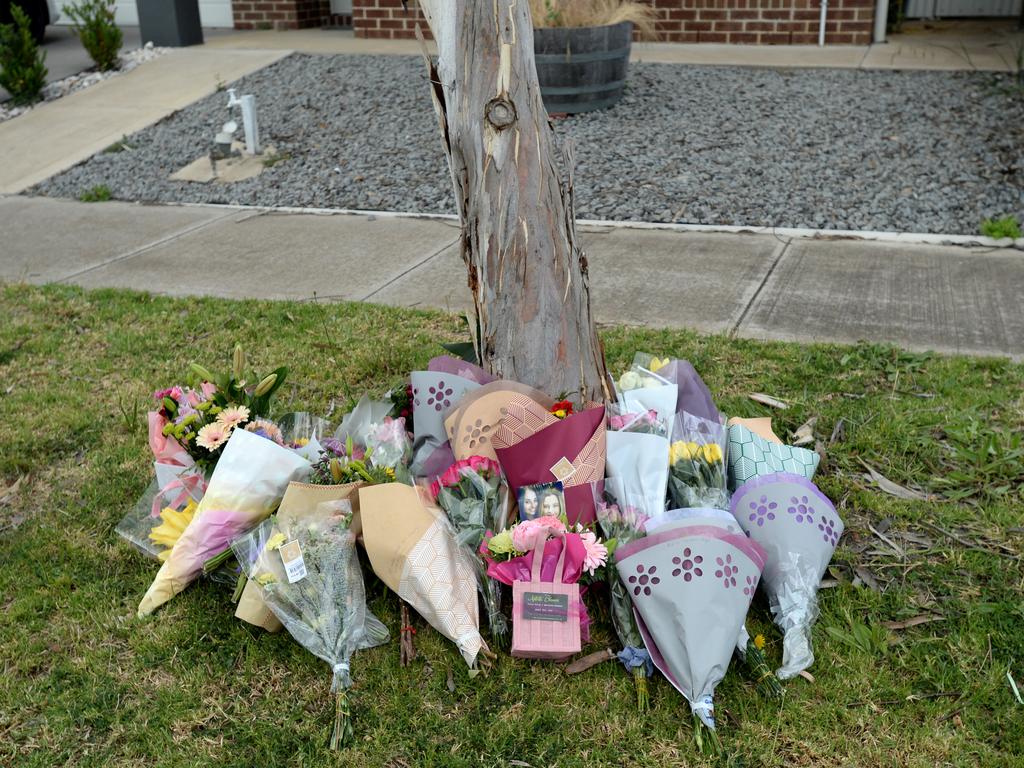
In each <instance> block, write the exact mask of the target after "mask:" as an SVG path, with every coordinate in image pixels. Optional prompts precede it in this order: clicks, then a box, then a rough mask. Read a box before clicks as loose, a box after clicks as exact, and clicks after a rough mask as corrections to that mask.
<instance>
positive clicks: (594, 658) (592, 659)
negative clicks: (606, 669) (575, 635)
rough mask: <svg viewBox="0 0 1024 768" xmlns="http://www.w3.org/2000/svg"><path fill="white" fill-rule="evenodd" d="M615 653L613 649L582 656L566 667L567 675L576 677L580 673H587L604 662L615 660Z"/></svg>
mask: <svg viewBox="0 0 1024 768" xmlns="http://www.w3.org/2000/svg"><path fill="white" fill-rule="evenodd" d="M614 658H615V653H614V652H612V649H611V648H605V649H604V650H602V651H596V652H595V653H590V654H587V655H586V656H582V657H580V658H578V659H576V660H575V661H573V662H572V663H570V664H567V665H566V667H565V674H567V675H576V674H579V673H580V672H586V671H587V670H588V669H590V668H591V667H596V666H597V665H598V664H601V663H602V662H605V661H608V660H609V659H614Z"/></svg>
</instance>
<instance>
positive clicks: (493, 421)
mask: <svg viewBox="0 0 1024 768" xmlns="http://www.w3.org/2000/svg"><path fill="white" fill-rule="evenodd" d="M554 404H555V401H554V400H553V399H552V398H550V397H548V396H547V395H545V394H544V393H543V392H541V391H540V390H538V389H534V388H533V387H528V386H526V385H525V384H519V383H518V382H515V381H495V382H492V383H490V384H485V385H484V386H482V387H480V389H476V390H473V391H471V392H468V393H467V394H466V395H465V396H464V397H463V398H462V400H461V401H460V402H459V404H458V405H457V406H455V408H454V409H453V410H452V411H450V412H449V413H448V415H447V416H446V417H445V420H444V426H445V430H446V431H447V433H448V440H449V441H450V442H451V446H452V452H453V453H454V455H455V458H456V459H458V460H463V459H468V458H469V457H470V456H485V457H486V458H488V459H495V460H497V458H498V457H497V456H496V455H495V453H494V445H493V444H492V440H493V437H494V433H495V432H496V431H497V429H498V426H499V423H500V422H501V420H502V419H503V418H504V417H505V416H506V415H507V414H508V412H509V409H510V408H511V407H513V406H520V407H530V406H533V407H536V408H540V409H543V410H544V411H550V409H551V408H552V407H553V406H554Z"/></svg>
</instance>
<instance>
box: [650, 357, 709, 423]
mask: <svg viewBox="0 0 1024 768" xmlns="http://www.w3.org/2000/svg"><path fill="white" fill-rule="evenodd" d="M657 374H658V376H661V377H662V378H665V379H668V380H669V381H671V382H672V383H673V384H675V385H676V387H677V388H678V389H679V397H678V398H677V399H676V412H679V411H686V412H687V413H692V414H693V415H694V416H700V417H701V418H702V419H707V420H708V421H714V422H721V420H722V415H721V414H720V413H719V412H718V409H717V408H716V407H715V401H714V399H713V398H712V397H711V392H710V390H708V388H707V385H706V384H704V380H703V379H701V377H700V374H699V373H697V370H696V369H695V368H694V367H693V366H692V365H691V364H690V362H689V361H687V360H673V361H672V362H670V363H669V364H668V365H665V366H664V367H662V368H659V369H658V371H657Z"/></svg>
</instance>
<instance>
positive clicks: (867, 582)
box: [853, 565, 882, 592]
mask: <svg viewBox="0 0 1024 768" xmlns="http://www.w3.org/2000/svg"><path fill="white" fill-rule="evenodd" d="M853 572H854V573H855V574H857V578H856V579H854V580H853V586H855V587H856V586H857V579H859V580H860V581H861V583H863V584H864V586H866V587H867V588H868V589H870V590H871V591H872V592H881V591H882V590H881V588H880V587H879V586H878V581H877V580H876V579H875V576H874V574H873V573H871V571H869V570H868V569H867V568H865V567H864V566H862V565H858V566H857V567H856V568H854V569H853Z"/></svg>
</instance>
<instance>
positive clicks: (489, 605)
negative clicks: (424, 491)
mask: <svg viewBox="0 0 1024 768" xmlns="http://www.w3.org/2000/svg"><path fill="white" fill-rule="evenodd" d="M430 493H431V495H432V496H433V497H434V499H436V500H437V503H438V505H439V506H440V507H441V509H443V510H444V511H445V513H446V514H447V515H448V520H449V521H450V522H451V524H452V527H453V528H454V529H455V539H456V541H457V542H458V543H459V544H460V545H461V546H463V547H464V548H465V549H466V551H467V553H468V554H469V555H470V557H471V558H472V561H473V563H474V564H475V565H476V567H477V579H478V581H477V585H478V586H479V587H480V593H481V596H482V597H483V601H484V607H485V608H486V609H487V623H488V626H489V627H490V628H491V637H492V638H493V639H494V641H495V643H497V644H498V645H499V646H501V647H505V645H506V640H507V637H508V622H507V621H506V619H505V615H504V614H503V613H502V612H501V587H500V586H499V585H498V583H497V582H495V581H494V580H493V579H490V578H488V576H487V570H486V567H485V565H484V563H483V561H482V560H481V559H480V557H479V556H478V554H477V552H478V550H479V548H480V543H481V542H482V541H483V539H484V535H485V534H486V533H487V531H488V530H501V529H502V528H504V526H505V523H506V522H507V521H508V515H509V499H508V486H507V485H506V484H505V481H504V479H503V478H502V476H501V467H499V466H498V464H497V462H494V461H491V460H490V459H487V458H484V457H482V456H472V457H470V458H469V459H466V460H465V461H457V462H456V463H454V464H452V465H451V466H450V467H448V469H447V470H445V472H444V474H442V475H441V477H439V478H438V479H437V480H436V481H435V482H434V484H433V485H431V487H430Z"/></svg>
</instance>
